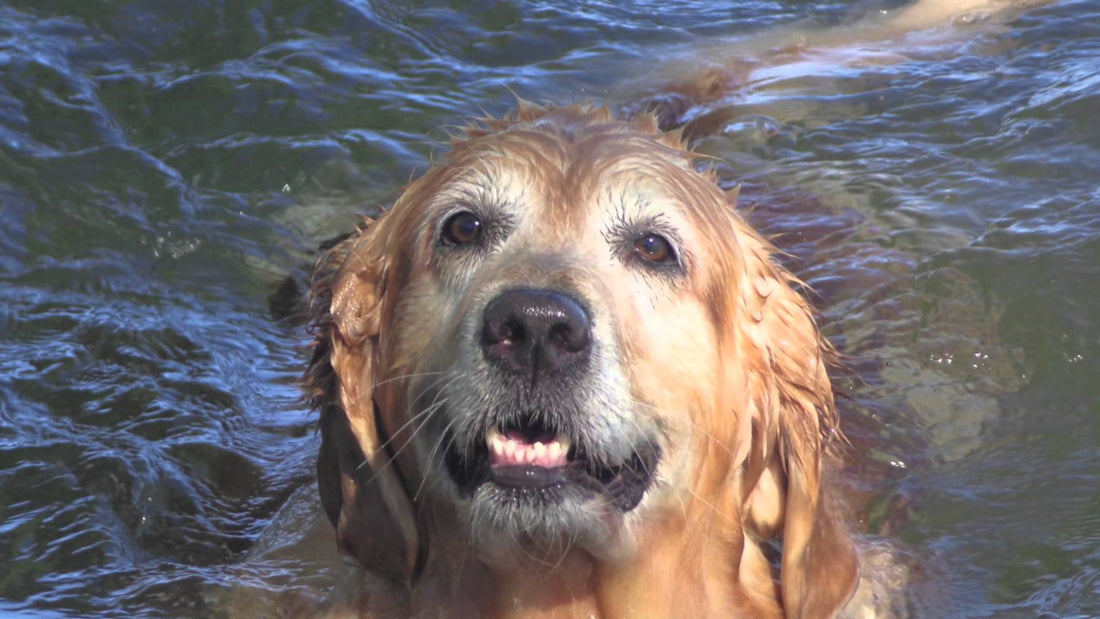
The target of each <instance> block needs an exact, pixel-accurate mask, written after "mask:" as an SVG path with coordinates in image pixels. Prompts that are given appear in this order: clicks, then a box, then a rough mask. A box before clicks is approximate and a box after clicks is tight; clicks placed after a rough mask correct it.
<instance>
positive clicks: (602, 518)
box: [467, 482, 633, 569]
mask: <svg viewBox="0 0 1100 619" xmlns="http://www.w3.org/2000/svg"><path fill="white" fill-rule="evenodd" d="M569 490H570V489H569V488H549V489H548V488H540V489H534V490H528V489H524V490H517V489H515V488H510V487H502V486H499V485H497V484H495V483H492V482H489V483H486V484H483V485H482V486H480V487H479V488H478V489H477V490H476V491H474V493H473V496H471V497H470V499H469V500H468V501H467V509H468V516H467V517H468V518H469V524H470V533H471V541H472V542H473V545H474V547H475V548H476V549H477V552H478V555H479V557H480V558H481V559H482V560H483V561H485V562H486V563H488V564H489V565H490V566H493V567H498V568H501V569H511V568H514V567H516V566H517V565H518V564H520V563H530V562H533V563H535V564H543V565H546V566H548V567H553V566H556V565H558V564H560V563H561V561H562V560H563V557H564V556H565V555H566V554H568V553H569V552H571V551H577V550H580V551H583V552H586V553H588V554H589V555H592V556H593V557H595V558H597V559H599V560H616V559H617V558H619V557H622V556H624V555H625V554H626V553H627V552H628V551H629V549H630V548H632V547H633V544H632V543H630V541H629V539H628V536H627V534H626V530H625V514H623V513H622V512H620V511H619V510H618V509H616V508H615V507H614V506H611V505H609V504H608V503H607V502H606V501H604V500H602V499H601V498H600V497H591V496H582V494H581V493H579V492H570V491H569Z"/></svg>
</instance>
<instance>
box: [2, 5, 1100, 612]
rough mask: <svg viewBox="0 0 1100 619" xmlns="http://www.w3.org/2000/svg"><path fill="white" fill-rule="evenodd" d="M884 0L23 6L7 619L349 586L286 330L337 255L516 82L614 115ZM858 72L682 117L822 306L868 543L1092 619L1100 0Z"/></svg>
mask: <svg viewBox="0 0 1100 619" xmlns="http://www.w3.org/2000/svg"><path fill="white" fill-rule="evenodd" d="M896 4H897V3H883V2H862V3H859V4H856V5H851V4H847V3H843V4H842V3H814V4H808V3H804V2H798V1H797V0H781V1H774V2H762V1H761V2H745V3H738V4H737V5H736V6H734V7H727V6H724V5H723V3H714V2H687V1H686V0H685V1H676V2H659V3H658V2H639V3H634V4H631V5H627V6H625V7H620V6H618V5H617V4H616V3H611V2H606V3H604V2H546V3H542V2H519V1H508V0H501V1H497V2H492V1H483V2H461V1H454V2H449V3H446V4H444V3H429V2H415V3H404V2H380V1H379V2H367V1H365V0H311V1H309V2H307V1H305V0H266V1H254V2H222V1H218V0H215V1H212V2H182V1H179V0H173V1H168V2H165V1H161V0H157V1H154V0H137V1H133V2H110V1H106V0H101V1H98V2H87V1H85V0H81V1H76V0H19V1H14V2H10V1H9V2H7V3H6V4H3V5H0V205H2V219H0V564H2V565H3V566H4V567H3V568H2V569H0V612H2V611H7V612H10V611H25V612H30V613H36V614H51V613H52V614H61V615H69V616H77V615H79V616H89V615H96V614H115V613H126V614H131V615H139V616H140V615H150V616H163V615H171V616H207V615H209V614H210V613H212V612H214V610H216V606H215V605H216V604H218V603H219V602H217V600H218V599H220V598H219V597H218V596H219V595H221V594H224V593H225V592H227V591H232V590H237V589H248V588H253V589H257V590H262V589H264V588H265V587H267V588H283V589H288V590H293V589H300V590H303V591H308V590H314V591H317V590H321V589H323V588H324V587H325V586H327V585H328V584H331V581H332V578H334V576H333V573H332V572H331V571H330V568H329V567H327V566H326V564H325V563H324V562H323V560H322V559H321V558H315V557H313V556H310V555H307V553H305V552H304V551H301V550H300V547H299V550H298V551H296V552H297V554H295V552H292V551H286V550H284V551H283V552H282V554H280V553H279V548H281V547H282V544H283V540H291V541H288V542H287V544H290V543H291V542H293V541H295V540H297V541H299V542H300V538H301V537H302V536H303V535H305V534H304V533H303V532H302V531H303V530H309V531H312V532H311V533H309V535H316V536H317V537H316V538H317V540H320V541H318V542H316V544H317V545H318V546H324V545H325V544H326V543H328V539H329V538H328V537H327V531H325V529H324V527H313V528H311V524H309V523H312V524H315V520H314V518H313V512H311V511H310V510H309V505H310V503H309V499H310V497H312V492H313V490H312V487H311V485H310V484H311V477H312V459H313V457H314V454H315V452H316V449H317V444H318V437H317V435H316V434H315V432H314V430H313V422H314V420H313V417H312V415H311V413H310V412H309V411H306V410H305V409H304V408H303V406H302V405H301V402H300V400H299V398H298V392H297V387H296V384H295V381H296V379H297V377H298V375H299V374H300V372H301V370H302V367H303V357H304V355H303V352H302V346H303V345H304V344H305V343H306V341H307V337H306V334H305V333H304V329H303V328H302V325H301V324H300V323H299V322H298V321H296V320H295V319H294V318H293V317H288V316H286V313H287V312H286V311H285V308H283V307H282V303H280V302H279V299H281V298H293V295H281V296H280V295H275V296H274V298H275V301H274V302H273V301H272V298H273V297H272V295H274V293H276V292H277V291H278V290H279V289H280V286H285V285H287V284H286V282H287V281H288V278H289V281H290V282H299V283H300V282H301V281H302V280H303V278H304V277H305V274H306V271H307V269H308V265H309V264H310V263H311V261H312V260H313V257H314V255H315V253H314V252H315V249H316V247H317V246H318V244H319V243H320V242H321V241H323V240H324V239H326V238H329V237H331V236H332V235H334V234H337V233H339V232H341V231H346V230H348V229H350V227H351V226H352V225H353V223H354V215H355V214H356V213H361V212H372V211H373V210H375V209H376V208H377V207H378V206H379V205H382V204H385V203H387V201H388V200H391V199H392V198H393V196H394V195H395V193H396V191H397V188H398V187H400V186H401V185H402V184H403V183H404V182H406V181H407V180H408V179H409V177H410V176H411V175H413V174H415V173H417V172H418V171H422V170H423V169H424V168H425V166H426V165H427V164H428V162H429V158H430V156H431V153H432V151H433V149H438V148H439V145H440V144H441V143H443V142H445V141H446V128H447V127H448V126H453V125H454V124H455V123H458V122H461V121H462V119H463V118H464V117H467V116H469V115H470V114H478V113H481V112H482V111H483V110H485V111H488V112H491V113H497V114H499V113H502V112H504V111H505V110H506V109H507V108H508V107H510V105H511V103H512V101H513V99H512V94H510V91H514V92H515V93H517V94H519V95H521V96H524V97H526V98H530V99H534V100H540V101H541V100H549V101H555V102H559V103H568V102H570V101H574V100H588V99H598V100H606V101H609V102H611V104H612V105H614V106H618V107H620V108H627V107H629V106H630V105H632V104H635V105H636V104H637V102H639V101H649V100H652V99H654V98H660V95H662V94H667V93H669V92H670V91H672V90H674V89H675V84H674V82H675V81H676V80H675V77H676V75H678V73H677V71H678V70H677V69H676V67H683V66H684V65H685V63H686V64H687V65H688V66H691V65H692V63H694V66H699V65H700V64H702V63H705V62H707V61H710V60H714V59H715V58H716V57H717V55H721V54H725V55H727V56H729V55H732V56H736V55H737V54H748V53H757V52H760V51H761V46H762V45H764V47H766V45H765V43H767V44H770V43H768V42H769V41H772V40H773V39H760V38H759V37H758V36H757V35H755V34H754V33H760V32H771V31H773V29H775V28H780V29H781V30H783V31H785V32H791V31H798V32H807V31H818V30H820V29H821V28H825V27H828V26H833V25H836V24H845V23H850V22H852V21H853V20H856V19H858V18H859V17H861V16H865V15H873V14H875V13H876V12H878V11H880V10H885V9H891V8H893V6H894V5H896ZM776 36H779V35H776ZM780 38H781V37H780ZM718 39H721V41H718ZM776 40H777V39H776ZM761 41H764V43H761ZM863 49H864V52H863V53H864V56H863V57H862V60H860V59H857V60H856V61H854V62H849V61H843V62H840V61H837V59H836V58H832V59H830V58H816V59H810V60H808V61H806V62H805V63H803V64H801V65H794V66H793V68H792V67H789V68H785V69H783V70H774V71H772V72H771V73H759V74H756V75H755V77H753V78H752V81H750V82H749V83H743V84H741V85H740V86H738V87H736V88H733V89H731V90H730V91H729V93H728V96H727V97H724V98H720V99H718V100H715V101H711V102H708V103H705V104H700V105H695V106H688V107H686V108H683V109H679V110H678V112H680V113H682V119H684V120H690V121H691V123H692V124H691V125H690V127H691V128H692V130H693V131H695V134H697V135H698V136H700V139H699V142H698V147H699V149H700V150H702V151H704V152H707V153H710V154H714V155H716V156H718V157H719V158H720V160H721V161H720V163H719V164H718V165H719V168H720V172H721V175H722V178H723V179H724V181H725V182H727V183H729V184H733V183H736V182H740V183H742V184H743V186H742V187H743V188H742V196H743V204H744V205H745V206H746V207H748V208H750V209H751V219H752V220H753V221H754V223H755V224H756V225H757V226H758V227H760V228H761V229H763V230H764V231H765V232H766V233H768V234H770V235H775V238H776V240H777V243H778V244H779V245H780V246H781V247H782V248H783V249H784V250H786V251H788V252H789V253H790V255H791V258H790V264H791V266H792V268H794V269H795V270H796V271H797V272H798V273H799V274H800V275H801V276H802V277H803V278H804V279H805V280H806V281H808V282H809V283H810V284H811V285H812V286H813V287H814V288H815V289H816V290H817V293H818V298H817V305H818V307H819V308H820V310H821V313H822V325H823V328H824V330H825V331H826V333H827V334H828V335H829V336H830V337H831V338H833V340H834V341H835V342H836V343H837V345H838V346H839V347H840V348H841V349H842V350H843V351H844V352H845V354H846V355H847V356H848V366H849V371H847V372H845V373H844V374H842V375H841V376H839V377H838V388H839V389H840V390H841V391H842V392H843V393H844V394H845V397H844V399H843V408H844V416H845V423H846V427H847V428H848V430H849V434H850V435H851V439H852V442H853V445H854V447H853V450H854V451H855V452H857V454H858V455H859V457H858V458H856V459H853V462H854V464H853V466H852V467H851V470H850V471H849V476H848V477H849V479H850V480H851V482H850V483H851V484H852V485H853V487H854V489H855V490H856V491H858V492H862V493H863V495H864V496H865V497H866V498H867V502H866V505H867V507H866V508H865V509H863V510H862V511H861V513H860V515H859V516H860V522H859V523H858V526H859V527H860V528H861V529H862V530H865V531H867V532H868V533H869V534H881V535H885V536H888V537H890V538H894V539H899V540H902V541H903V542H904V543H905V544H907V545H908V547H909V548H911V549H912V550H913V552H914V553H916V554H918V555H920V556H921V557H922V559H923V560H924V561H926V564H927V565H928V566H929V568H928V571H929V573H930V574H932V575H931V576H930V578H931V579H932V580H933V581H934V586H935V587H936V588H938V589H940V590H943V591H945V592H946V594H947V595H948V597H949V603H948V608H949V610H941V611H928V613H930V614H934V613H935V612H942V613H943V614H948V615H950V616H972V617H986V616H996V617H1034V616H1051V617H1055V616H1057V617H1070V616H1100V449H1098V447H1097V445H1100V385H1098V383H1097V377H1098V376H1100V318H1098V317H1100V189H1098V187H1100V6H1097V5H1096V4H1095V3H1091V2H1088V1H1084V0H1079V1H1067V2H1060V3H1057V4H1054V5H1052V6H1047V7H1043V8H1037V9H1034V10H1031V11H1029V12H1027V13H1024V14H1023V15H1021V16H1018V17H1015V18H1011V19H1009V20H1007V22H1005V23H986V24H977V25H974V26H971V27H970V29H969V30H964V31H963V32H962V34H961V35H960V34H959V32H958V31H955V32H943V31H940V32H938V33H933V34H924V35H920V36H916V37H910V38H908V39H906V40H905V42H904V44H901V43H896V42H895V43H893V44H889V45H884V44H880V43H871V44H868V45H867V46H864V48H863ZM701 50H703V51H701ZM655 58H661V59H678V60H675V61H673V60H670V61H669V62H668V63H659V62H655V61H654V59H655ZM876 58H877V59H878V60H877V61H876V60H875V59H876ZM815 63H816V64H815ZM284 292H286V289H285V288H284ZM280 509H283V510H284V516H282V517H281V518H280V519H279V520H277V522H279V523H281V525H282V526H284V527H285V528H284V529H281V530H280V531H278V532H272V531H268V532H267V533H264V535H263V536H262V537H261V533H263V532H264V531H265V529H267V527H268V525H269V523H270V522H271V521H272V519H273V517H274V515H275V514H276V512H278V511H279V510H280ZM287 511H290V512H292V513H291V514H290V515H286V512H287ZM295 514H297V515H295ZM287 523H290V525H289V526H288V525H287ZM299 524H300V525H301V526H298V525H299ZM321 524H322V525H323V524H325V523H321ZM296 527H297V528H296ZM257 544H259V545H260V546H259V547H257ZM272 549H274V550H272ZM257 556H262V557H264V560H262V561H260V560H253V559H254V558H255V557H257Z"/></svg>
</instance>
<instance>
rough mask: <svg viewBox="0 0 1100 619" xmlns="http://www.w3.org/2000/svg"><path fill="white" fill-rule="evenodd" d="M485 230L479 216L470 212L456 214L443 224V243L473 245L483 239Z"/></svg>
mask: <svg viewBox="0 0 1100 619" xmlns="http://www.w3.org/2000/svg"><path fill="white" fill-rule="evenodd" d="M484 228H485V226H483V225H482V223H481V219H480V218H479V217H478V216H477V215H475V214H473V213H471V212H469V211H462V212H461V213H455V214H454V215H451V216H450V217H448V218H447V221H445V222H443V232H442V237H443V242H445V243H447V244H449V245H471V244H473V243H476V242H477V241H478V239H480V238H481V234H482V230H484Z"/></svg>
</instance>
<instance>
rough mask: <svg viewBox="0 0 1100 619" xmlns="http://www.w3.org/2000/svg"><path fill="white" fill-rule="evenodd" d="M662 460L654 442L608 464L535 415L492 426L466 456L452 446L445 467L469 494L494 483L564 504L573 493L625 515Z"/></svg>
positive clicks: (521, 494) (515, 493) (520, 494)
mask: <svg viewBox="0 0 1100 619" xmlns="http://www.w3.org/2000/svg"><path fill="white" fill-rule="evenodd" d="M659 456H660V454H659V450H658V449H657V447H656V446H655V445H654V444H653V442H652V441H645V442H644V443H643V446H641V447H639V448H636V449H633V450H632V452H631V455H630V456H629V457H628V458H626V459H625V460H622V461H620V462H617V463H610V464H609V463H607V462H604V461H603V460H604V459H603V458H599V457H595V454H592V453H590V452H589V451H588V450H586V449H585V448H584V445H582V444H580V442H579V441H577V440H574V439H573V438H572V437H570V436H569V435H567V434H565V433H563V432H559V431H556V430H554V429H553V428H550V427H547V426H546V425H545V424H542V423H540V422H539V421H537V420H536V419H535V418H534V416H532V417H531V418H529V419H527V420H525V421H522V422H520V423H509V424H505V425H493V426H491V427H490V428H489V430H488V431H487V432H486V433H485V435H484V437H483V438H482V439H481V440H478V441H476V442H475V443H474V444H473V445H471V446H470V448H469V449H468V450H467V453H466V454H460V453H459V452H458V451H457V449H455V448H454V447H452V448H451V449H450V451H449V452H448V454H447V456H446V466H447V470H448V472H449V473H450V475H451V478H452V479H453V480H454V481H455V483H456V484H457V485H458V488H459V491H460V492H461V493H462V494H464V495H466V496H469V495H472V494H473V492H474V491H475V490H476V489H477V488H478V487H480V486H482V485H483V484H494V485H495V486H497V487H498V488H499V489H501V490H505V491H509V494H510V495H512V496H513V497H514V498H517V499H522V498H523V497H524V496H525V495H528V494H530V495H537V496H538V497H540V500H543V501H547V500H549V501H553V500H555V499H557V500H561V499H563V498H564V497H565V496H567V494H569V493H583V494H588V495H591V496H602V497H603V499H604V500H606V501H607V502H608V503H610V504H611V505H613V506H614V507H615V508H616V509H618V510H620V511H622V512H627V511H630V510H632V509H634V508H635V507H637V506H638V503H640V502H641V500H642V497H643V496H644V495H645V492H646V490H647V489H648V488H649V485H650V483H651V482H652V479H653V471H654V468H655V467H656V466H657V461H658V459H659Z"/></svg>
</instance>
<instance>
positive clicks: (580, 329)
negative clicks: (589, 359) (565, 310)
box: [548, 321, 589, 353]
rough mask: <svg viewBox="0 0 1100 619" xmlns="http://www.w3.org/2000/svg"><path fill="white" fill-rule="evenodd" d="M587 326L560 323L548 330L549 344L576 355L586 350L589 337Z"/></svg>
mask: <svg viewBox="0 0 1100 619" xmlns="http://www.w3.org/2000/svg"><path fill="white" fill-rule="evenodd" d="M588 331H589V330H588V324H587V321H585V324H583V325H579V324H572V323H570V322H560V323H558V324H555V325H554V326H553V327H551V328H550V335H549V338H548V339H549V340H550V342H551V344H552V345H553V346H555V347H557V348H560V349H562V350H564V351H566V352H571V353H576V352H581V351H582V350H584V349H586V348H588V345H589V335H588Z"/></svg>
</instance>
